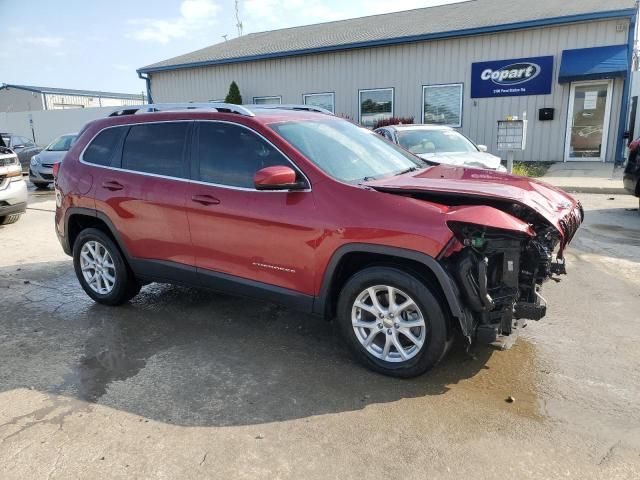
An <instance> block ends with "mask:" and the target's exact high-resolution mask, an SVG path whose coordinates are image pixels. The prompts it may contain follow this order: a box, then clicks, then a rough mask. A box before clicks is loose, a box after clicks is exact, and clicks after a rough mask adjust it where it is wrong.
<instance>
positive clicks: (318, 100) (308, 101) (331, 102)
mask: <svg viewBox="0 0 640 480" xmlns="http://www.w3.org/2000/svg"><path fill="white" fill-rule="evenodd" d="M302 99H303V101H304V104H305V105H313V106H315V107H320V108H324V109H325V110H329V111H330V112H331V113H335V95H334V94H333V93H307V94H305V95H303V96H302Z"/></svg>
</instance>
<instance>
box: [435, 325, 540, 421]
mask: <svg viewBox="0 0 640 480" xmlns="http://www.w3.org/2000/svg"><path fill="white" fill-rule="evenodd" d="M478 348H480V347H478ZM482 348H485V347H482ZM486 348H490V347H486ZM479 356H480V355H478V357H479ZM451 360H452V362H459V361H460V359H457V358H453V359H451ZM468 361H471V362H484V365H483V366H481V367H480V368H478V371H477V373H476V374H475V375H473V376H472V377H469V378H465V379H463V380H461V381H460V382H458V384H457V385H455V386H452V387H451V389H452V391H458V393H464V394H466V395H467V396H469V397H471V401H473V399H474V398H475V399H476V400H477V401H478V402H482V403H487V402H489V403H491V404H494V405H496V406H497V407H498V408H503V407H504V406H505V405H508V408H509V409H510V411H512V412H513V413H516V414H518V415H521V416H525V417H528V418H532V419H541V418H542V414H541V402H540V400H539V392H540V388H539V384H538V382H539V379H540V376H539V370H540V367H539V365H538V361H537V357H536V349H535V346H534V345H533V344H532V343H530V342H529V341H528V340H527V339H526V338H523V337H522V336H520V337H519V338H518V339H517V341H516V343H515V345H514V346H513V347H512V348H511V349H510V350H505V351H497V350H496V351H492V352H490V353H489V355H488V358H477V359H474V360H468ZM447 367H448V368H455V365H452V364H451V363H449V365H447ZM509 396H512V397H513V398H514V399H515V402H513V403H507V401H506V399H507V398H508V397H509Z"/></svg>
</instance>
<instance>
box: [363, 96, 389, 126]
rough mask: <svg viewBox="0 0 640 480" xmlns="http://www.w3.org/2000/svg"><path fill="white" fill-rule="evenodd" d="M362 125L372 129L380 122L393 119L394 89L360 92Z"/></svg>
mask: <svg viewBox="0 0 640 480" xmlns="http://www.w3.org/2000/svg"><path fill="white" fill-rule="evenodd" d="M359 95H360V124H361V125H363V126H365V127H367V128H372V127H373V126H374V125H375V124H376V122H378V121H379V120H384V119H387V118H391V117H393V88H376V89H373V90H360V92H359Z"/></svg>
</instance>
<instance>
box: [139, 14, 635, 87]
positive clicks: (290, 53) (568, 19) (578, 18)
mask: <svg viewBox="0 0 640 480" xmlns="http://www.w3.org/2000/svg"><path fill="white" fill-rule="evenodd" d="M636 14H637V11H636V10H635V9H633V8H627V9H621V10H605V11H599V12H592V13H580V14H575V15H565V16H559V17H549V18H545V19H537V20H525V21H519V22H514V23H505V24H500V25H490V26H486V27H473V28H468V29H462V30H451V31H443V32H434V33H427V34H423V35H412V36H405V37H394V38H388V39H380V40H367V41H363V42H353V43H345V44H337V45H329V46H322V47H315V48H307V49H300V50H284V51H281V52H273V53H264V54H257V55H249V56H241V57H231V58H224V59H212V60H203V61H199V62H188V63H177V64H167V65H158V66H154V65H157V63H162V62H157V63H156V64H150V65H147V66H145V67H141V68H139V69H137V70H136V72H138V73H139V74H142V73H154V72H161V71H170V70H179V69H185V68H195V67H204V66H215V65H223V64H229V63H240V62H250V61H256V60H267V59H270V58H283V57H294V56H301V55H309V54H314V53H323V52H333V51H340V50H353V49H358V48H367V47H379V46H385V45H397V44H402V43H412V42H418V41H428V40H437V39H443V38H453V37H464V36H471V35H482V34H486V33H496V32H503V31H509V30H521V29H525V28H535V27H541V26H550V25H562V24H568V23H577V22H585V21H590V20H600V19H606V18H622V17H629V18H631V17H633V16H635V15H636ZM292 28H293V27H292ZM276 31H277V30H276ZM260 33H262V32H260ZM177 58H179V57H177Z"/></svg>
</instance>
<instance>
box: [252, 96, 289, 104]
mask: <svg viewBox="0 0 640 480" xmlns="http://www.w3.org/2000/svg"><path fill="white" fill-rule="evenodd" d="M253 103H254V104H255V105H280V104H281V103H282V97H253Z"/></svg>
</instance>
